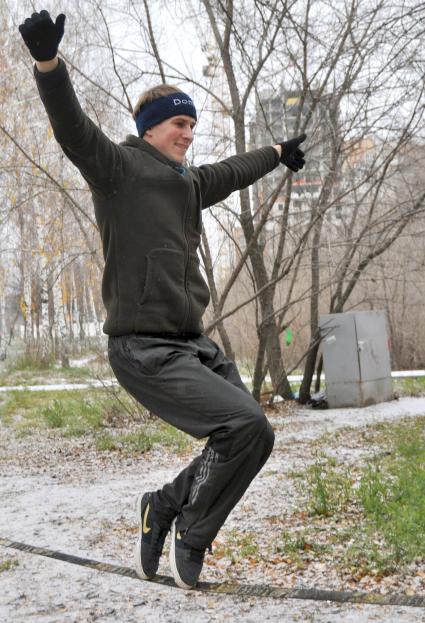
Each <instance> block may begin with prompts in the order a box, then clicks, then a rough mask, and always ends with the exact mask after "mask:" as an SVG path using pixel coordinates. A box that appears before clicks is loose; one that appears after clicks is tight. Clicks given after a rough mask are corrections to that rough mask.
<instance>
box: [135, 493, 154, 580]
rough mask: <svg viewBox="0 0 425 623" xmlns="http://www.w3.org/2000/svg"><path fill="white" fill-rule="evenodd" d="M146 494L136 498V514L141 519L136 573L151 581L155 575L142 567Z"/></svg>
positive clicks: (136, 551) (136, 550)
mask: <svg viewBox="0 0 425 623" xmlns="http://www.w3.org/2000/svg"><path fill="white" fill-rule="evenodd" d="M145 495H146V493H140V494H139V495H138V496H137V498H136V513H137V517H138V518H139V538H138V539H137V543H136V546H135V548H134V562H135V567H136V573H137V575H138V576H139V578H140V579H141V580H151V579H152V578H153V577H155V576H153V575H147V574H146V573H145V572H144V570H143V567H142V552H141V549H142V530H143V519H142V501H143V498H144V496H145Z"/></svg>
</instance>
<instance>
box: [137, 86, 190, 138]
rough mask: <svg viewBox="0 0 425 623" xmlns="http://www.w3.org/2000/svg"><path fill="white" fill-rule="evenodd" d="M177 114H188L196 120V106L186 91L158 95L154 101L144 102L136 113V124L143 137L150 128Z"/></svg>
mask: <svg viewBox="0 0 425 623" xmlns="http://www.w3.org/2000/svg"><path fill="white" fill-rule="evenodd" d="M177 115H188V116H189V117H193V118H194V119H195V121H196V118H197V117H196V108H195V106H194V105H193V102H192V100H191V99H190V97H189V96H188V95H186V93H181V92H178V93H171V94H170V95H164V96H163V97H158V99H156V100H153V102H149V103H147V104H143V106H142V107H141V109H140V110H139V112H138V113H137V115H136V126H137V131H138V133H139V136H142V137H143V135H144V133H145V132H146V130H149V128H152V127H153V126H154V125H157V124H158V123H161V122H162V121H165V120H166V119H169V118H170V117H176V116H177Z"/></svg>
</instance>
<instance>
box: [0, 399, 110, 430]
mask: <svg viewBox="0 0 425 623" xmlns="http://www.w3.org/2000/svg"><path fill="white" fill-rule="evenodd" d="M104 399H105V396H104V395H102V393H101V392H100V391H98V390H87V391H50V390H49V391H42V392H32V391H29V390H22V391H11V392H8V394H7V395H5V394H3V395H1V397H0V421H2V422H3V423H4V424H6V425H7V426H9V427H11V428H14V429H15V430H16V431H18V432H20V433H26V434H28V433H30V432H31V431H32V430H34V429H39V428H46V429H57V430H60V431H62V432H63V433H64V434H66V435H71V436H72V435H75V436H79V435H82V434H84V433H85V432H93V431H96V430H99V429H100V428H102V426H103V425H104V424H103V419H104V418H105V417H106V415H107V412H108V405H107V402H105V400H104Z"/></svg>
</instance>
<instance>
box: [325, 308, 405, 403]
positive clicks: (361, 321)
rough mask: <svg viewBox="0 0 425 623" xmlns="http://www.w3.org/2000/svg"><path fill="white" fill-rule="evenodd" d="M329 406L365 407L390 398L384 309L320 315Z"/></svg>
mask: <svg viewBox="0 0 425 623" xmlns="http://www.w3.org/2000/svg"><path fill="white" fill-rule="evenodd" d="M319 324H320V333H321V337H322V353H323V366H324V370H325V376H326V394H327V401H328V405H329V407H331V408H334V407H366V406H367V405H371V404H376V403H378V402H384V401H386V400H391V399H392V397H393V388H392V379H391V362H390V353H389V347H388V333H387V323H386V316H385V312H383V311H367V312H344V313H341V314H327V315H324V316H321V317H320V321H319Z"/></svg>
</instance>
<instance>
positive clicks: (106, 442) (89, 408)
mask: <svg viewBox="0 0 425 623" xmlns="http://www.w3.org/2000/svg"><path fill="white" fill-rule="evenodd" d="M132 409H134V405H133V403H132V401H131V399H130V398H129V396H128V395H127V394H126V393H125V392H124V391H123V390H121V389H114V395H112V394H110V393H108V392H105V390H102V389H87V390H78V391H42V392H31V391H29V390H22V391H11V392H8V393H7V394H2V395H0V423H3V425H6V426H8V427H10V428H12V429H13V430H15V432H16V433H17V434H18V435H19V436H24V435H31V434H32V433H33V432H34V431H35V430H43V429H44V430H51V431H55V432H56V433H57V434H58V435H61V436H63V437H79V436H83V435H86V436H88V437H91V438H92V439H93V442H94V443H95V445H96V448H97V449H98V450H99V451H102V452H106V451H110V452H113V451H119V452H122V453H125V454H135V455H137V454H143V453H145V452H148V451H149V450H150V449H152V448H153V447H154V446H163V447H167V448H171V449H172V450H174V451H175V452H177V453H178V454H183V453H185V452H188V451H191V450H192V449H193V447H194V445H195V444H196V442H195V441H194V440H192V439H191V438H190V437H189V436H188V435H185V434H184V433H182V432H181V431H179V430H177V429H175V428H174V427H172V426H170V425H169V424H166V423H164V422H162V421H161V420H158V419H157V418H148V417H147V415H146V414H144V413H143V412H141V413H138V414H134V412H133V411H132ZM129 428H130V431H129V432H127V431H128V429H129ZM123 429H124V431H125V432H123ZM126 429H127V430H126ZM200 443H202V442H200Z"/></svg>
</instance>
